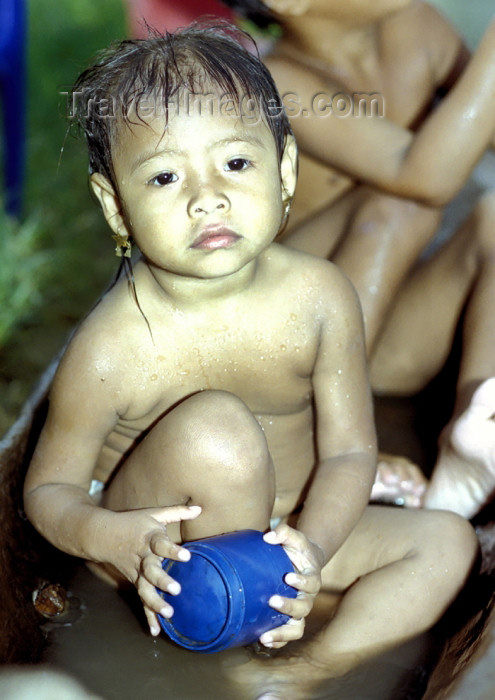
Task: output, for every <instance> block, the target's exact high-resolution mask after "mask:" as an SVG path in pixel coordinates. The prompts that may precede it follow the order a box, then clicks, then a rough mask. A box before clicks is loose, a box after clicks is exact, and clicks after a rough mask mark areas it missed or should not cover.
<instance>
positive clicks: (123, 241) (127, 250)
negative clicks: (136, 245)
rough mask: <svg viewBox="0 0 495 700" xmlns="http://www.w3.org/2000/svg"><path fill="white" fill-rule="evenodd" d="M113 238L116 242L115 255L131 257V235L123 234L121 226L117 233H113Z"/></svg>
mask: <svg viewBox="0 0 495 700" xmlns="http://www.w3.org/2000/svg"><path fill="white" fill-rule="evenodd" d="M112 238H113V240H114V241H115V243H116V247H115V255H116V256H117V257H118V258H122V257H124V258H130V257H131V252H132V244H131V241H130V240H129V237H128V236H123V235H122V234H121V233H120V228H119V230H118V231H117V233H114V234H113V236H112Z"/></svg>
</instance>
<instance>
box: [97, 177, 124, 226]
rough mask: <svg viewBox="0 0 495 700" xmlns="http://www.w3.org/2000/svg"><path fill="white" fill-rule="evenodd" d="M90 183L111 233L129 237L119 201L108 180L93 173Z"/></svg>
mask: <svg viewBox="0 0 495 700" xmlns="http://www.w3.org/2000/svg"><path fill="white" fill-rule="evenodd" d="M90 183H91V188H92V190H93V192H94V193H95V196H96V198H97V199H98V201H99V202H100V204H101V208H102V210H103V215H104V217H105V219H106V220H107V223H108V225H109V226H110V228H111V229H112V231H113V232H114V233H119V234H122V233H124V232H125V234H127V236H129V232H128V231H127V228H126V224H125V221H124V218H123V216H122V208H121V206H120V200H119V198H118V195H117V193H116V192H115V189H114V187H113V185H112V183H111V182H110V180H108V178H106V177H105V176H104V175H102V174H101V173H93V175H91V178H90ZM125 234H124V235H125Z"/></svg>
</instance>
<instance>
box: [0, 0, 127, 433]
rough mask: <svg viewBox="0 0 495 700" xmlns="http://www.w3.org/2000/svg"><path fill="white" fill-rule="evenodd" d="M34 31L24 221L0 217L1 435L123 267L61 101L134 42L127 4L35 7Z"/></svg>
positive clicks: (109, 0)
mask: <svg viewBox="0 0 495 700" xmlns="http://www.w3.org/2000/svg"><path fill="white" fill-rule="evenodd" d="M28 25H29V30H28V41H27V47H26V49H27V59H28V95H27V98H28V115H27V118H28V134H27V163H26V169H27V172H26V182H25V190H24V210H23V214H22V217H21V220H20V221H19V222H16V221H12V220H10V219H8V218H7V217H6V216H5V215H4V214H3V213H1V208H0V435H1V434H3V433H4V431H5V430H6V429H7V428H8V427H9V425H10V424H11V423H12V422H13V420H14V419H15V417H16V415H17V414H18V411H19V409H20V407H21V406H22V403H23V402H24V400H25V398H26V397H27V396H28V394H29V392H30V391H31V389H32V386H33V384H34V382H35V381H36V379H37V378H38V377H39V375H40V374H41V373H42V372H43V370H44V369H45V367H46V366H47V365H48V363H49V362H50V360H51V359H52V357H53V356H54V355H55V354H56V353H57V352H58V350H59V349H60V348H61V347H62V345H63V343H64V341H65V339H66V338H67V336H68V334H69V333H70V331H71V329H72V328H73V327H74V326H75V325H76V324H77V322H78V320H79V319H80V318H81V317H82V316H83V315H84V314H85V313H86V312H87V311H88V310H89V309H90V307H91V305H92V304H93V302H94V301H95V300H96V299H97V297H98V295H99V294H100V293H101V291H102V290H103V289H104V288H105V287H106V286H107V285H108V283H109V282H110V280H111V279H112V275H113V274H114V271H115V269H116V265H117V261H116V258H115V257H114V256H113V250H114V245H113V241H112V240H111V238H110V235H109V232H108V229H107V227H106V224H105V222H104V220H103V218H102V216H101V214H100V212H99V209H98V207H97V206H96V204H95V202H94V201H93V200H92V198H91V196H90V194H89V189H88V184H87V182H88V178H87V157H86V151H85V146H84V143H83V141H82V140H77V139H75V138H74V137H73V136H72V135H67V127H68V124H67V120H66V118H65V111H66V98H65V96H64V95H61V94H60V93H61V92H62V91H64V90H67V89H68V88H69V87H70V85H71V84H72V83H73V81H74V79H75V78H76V77H77V75H78V73H79V72H80V71H81V70H82V69H84V68H85V67H86V65H87V64H88V63H89V61H91V59H92V58H93V56H94V55H95V54H96V53H97V51H99V50H100V49H102V48H104V47H105V46H107V45H108V44H109V43H110V42H111V41H113V40H118V39H121V38H123V37H124V36H125V35H126V23H125V13H124V4H123V0H98V1H97V2H95V0H63V2H59V0H28ZM0 115H1V112H0ZM0 193H1V190H0Z"/></svg>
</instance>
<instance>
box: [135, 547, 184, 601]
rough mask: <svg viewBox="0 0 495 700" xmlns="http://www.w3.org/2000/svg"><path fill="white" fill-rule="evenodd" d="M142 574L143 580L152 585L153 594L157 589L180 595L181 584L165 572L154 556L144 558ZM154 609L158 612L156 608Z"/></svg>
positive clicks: (159, 561) (158, 559) (157, 558)
mask: <svg viewBox="0 0 495 700" xmlns="http://www.w3.org/2000/svg"><path fill="white" fill-rule="evenodd" d="M141 572H142V575H141V578H144V580H145V581H146V582H147V583H148V584H150V586H151V589H152V591H153V593H155V588H159V589H160V590H161V591H164V592H165V593H170V595H179V593H180V592H181V588H180V584H179V583H178V582H177V581H175V580H174V579H173V578H172V577H171V576H169V574H167V573H166V572H165V571H164V570H163V568H162V565H161V560H160V558H159V557H156V556H154V555H152V554H149V555H148V556H146V557H144V558H143V560H142V563H141ZM157 595H158V594H157ZM153 597H154V596H153ZM152 607H153V608H154V609H155V610H156V606H152Z"/></svg>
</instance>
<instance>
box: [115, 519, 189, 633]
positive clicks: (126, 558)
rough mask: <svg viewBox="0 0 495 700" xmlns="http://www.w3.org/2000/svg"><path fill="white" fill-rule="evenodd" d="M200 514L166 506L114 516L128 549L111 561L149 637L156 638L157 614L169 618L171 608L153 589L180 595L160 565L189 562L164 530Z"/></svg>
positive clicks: (178, 587)
mask: <svg viewBox="0 0 495 700" xmlns="http://www.w3.org/2000/svg"><path fill="white" fill-rule="evenodd" d="M200 513H201V508H200V506H169V507H166V508H146V509H141V510H133V511H126V512H121V513H118V515H119V516H120V517H121V519H122V523H121V525H122V527H123V529H124V531H125V530H127V531H128V546H127V547H123V548H119V549H121V550H122V549H125V550H127V551H126V552H124V551H122V555H123V556H122V558H121V561H115V564H116V565H117V568H118V569H119V570H120V571H121V572H122V573H123V574H124V575H125V576H126V578H128V579H129V581H131V583H133V584H134V585H135V586H136V589H137V592H138V594H139V597H140V598H141V601H142V603H143V607H144V612H145V615H146V620H147V622H148V625H149V628H150V632H151V634H152V635H153V636H157V635H158V634H160V624H159V622H158V617H157V613H160V615H162V616H163V617H171V616H172V615H173V612H174V611H173V608H172V606H171V605H169V604H168V603H166V602H165V601H164V600H163V598H162V597H161V596H160V595H159V593H157V591H156V588H159V589H160V590H162V591H166V592H167V593H171V594H172V595H177V594H178V593H180V585H179V583H177V581H174V579H173V578H172V577H171V576H169V575H168V574H166V573H165V572H164V571H163V569H162V561H163V559H175V560H176V561H189V559H190V558H191V553H190V552H189V550H188V549H184V548H183V547H181V546H180V545H179V544H175V543H174V542H172V541H171V540H170V539H169V537H168V535H167V528H166V526H167V525H168V524H169V523H177V522H180V521H181V520H192V519H193V518H197V517H198V515H199V514H200ZM124 518H125V520H126V523H125V525H124V523H123V519H124ZM118 559H119V557H118V556H117V557H115V560H118ZM129 564H131V565H129Z"/></svg>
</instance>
